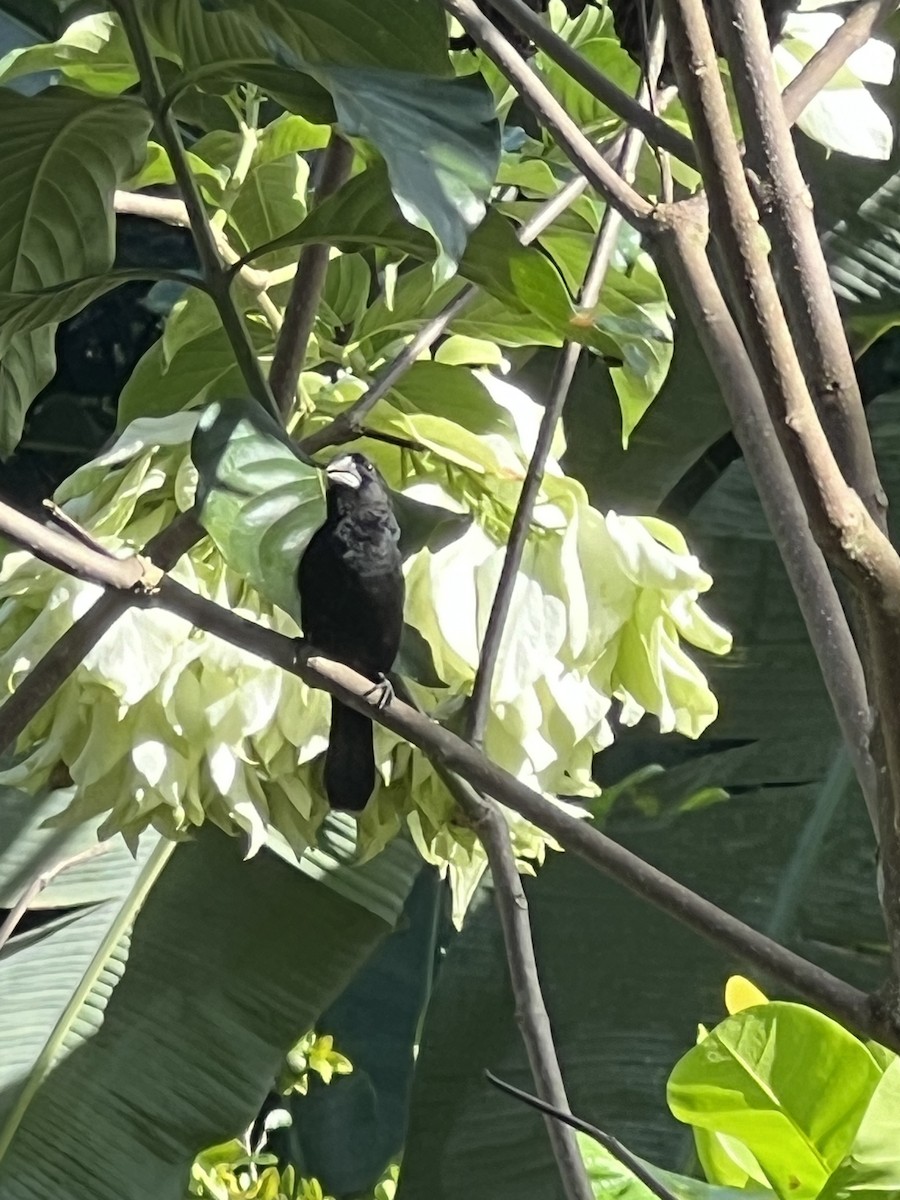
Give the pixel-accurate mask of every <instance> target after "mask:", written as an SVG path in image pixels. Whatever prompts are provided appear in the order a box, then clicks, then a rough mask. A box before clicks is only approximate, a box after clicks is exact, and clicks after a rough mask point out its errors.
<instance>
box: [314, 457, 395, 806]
mask: <svg viewBox="0 0 900 1200" xmlns="http://www.w3.org/2000/svg"><path fill="white" fill-rule="evenodd" d="M325 478H326V505H327V512H326V516H325V523H324V524H323V525H322V526H321V528H319V529H318V530H316V532H315V534H314V535H313V538H312V541H311V542H310V543H309V545H308V547H307V548H306V551H305V553H304V555H303V557H302V558H301V560H300V567H299V570H298V575H297V579H298V584H299V588H300V615H301V620H302V622H303V636H304V637H305V638H306V640H307V641H308V642H310V643H311V644H312V645H313V646H315V647H316V649H318V650H321V651H322V652H323V654H326V655H328V656H329V657H332V658H335V659H337V660H338V661H340V662H343V663H346V664H347V666H348V667H353V669H354V670H356V671H359V672H360V674H362V675H366V676H368V678H369V679H373V680H375V681H376V682H380V683H382V685H383V686H386V687H387V688H388V689H389V687H390V685H389V684H387V681H386V679H385V676H386V674H387V672H388V671H390V669H391V667H392V666H393V665H394V659H395V658H396V656H397V650H398V648H399V646H400V634H401V631H402V629H403V601H404V592H405V585H404V580H403V573H402V570H401V558H400V546H399V542H400V527H399V525H398V524H397V518H396V517H395V516H394V510H393V507H392V505H391V498H390V494H389V492H388V489H387V485H386V484H385V482H384V480H383V479H382V478H381V475H380V474H379V473H378V471H377V469H376V468H375V467H374V466H373V465H372V463H370V462H369V460H368V459H367V458H365V457H364V456H363V455H362V454H343V455H341V456H340V457H338V458H335V459H333V460H332V461H331V462H330V463H329V464H328V466H327V467H326V468H325ZM372 737H373V729H372V722H371V721H370V720H369V718H368V717H366V716H364V715H363V714H362V713H358V712H356V710H355V709H352V708H348V707H347V706H346V705H345V704H341V702H340V701H339V700H334V699H333V700H332V702H331V735H330V738H329V742H328V750H327V751H326V754H325V793H326V795H327V796H328V803H329V804H330V805H331V807H332V808H340V809H346V810H348V811H350V812H360V811H362V809H364V808H365V806H366V804H367V803H368V801H369V798H370V796H371V795H372V792H373V790H374V788H375V752H374V747H373V744H372Z"/></svg>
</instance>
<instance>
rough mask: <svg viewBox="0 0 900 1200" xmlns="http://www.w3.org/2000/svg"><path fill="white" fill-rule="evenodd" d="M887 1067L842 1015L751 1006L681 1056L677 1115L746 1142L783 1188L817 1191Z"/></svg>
mask: <svg viewBox="0 0 900 1200" xmlns="http://www.w3.org/2000/svg"><path fill="white" fill-rule="evenodd" d="M880 1077H881V1071H880V1069H879V1068H878V1066H877V1065H876V1063H875V1060H874V1059H873V1058H872V1055H871V1054H870V1053H869V1051H868V1050H867V1049H866V1047H865V1046H864V1045H863V1044H862V1042H860V1041H858V1040H857V1039H856V1038H854V1037H853V1035H852V1034H850V1033H848V1032H847V1031H846V1030H844V1029H842V1028H841V1026H840V1025H838V1024H836V1022H834V1021H832V1020H830V1019H829V1018H828V1017H825V1016H823V1015H822V1014H821V1013H817V1012H815V1011H813V1010H812V1009H810V1008H805V1007H803V1006H802V1005H799V1004H787V1003H783V1002H777V1003H771V1004H765V1005H762V1006H760V1007H757V1008H748V1009H745V1010H744V1011H743V1012H741V1013H738V1014H736V1015H735V1016H733V1017H729V1018H728V1019H727V1020H726V1021H723V1022H722V1023H721V1024H720V1025H718V1026H717V1027H716V1028H715V1029H714V1030H713V1031H712V1033H710V1034H709V1036H708V1037H706V1038H704V1039H703V1041H702V1042H700V1044H699V1045H697V1046H695V1047H694V1048H693V1049H692V1050H689V1051H688V1053H687V1054H686V1055H685V1056H684V1057H683V1058H682V1059H681V1061H680V1062H679V1063H678V1064H677V1065H676V1066H675V1068H674V1070H673V1071H672V1074H671V1076H670V1078H669V1087H668V1100H669V1106H670V1108H671V1109H672V1112H673V1113H674V1115H675V1116H676V1117H677V1118H678V1119H679V1120H680V1121H685V1122H687V1123H688V1124H690V1125H696V1126H699V1127H700V1128H701V1129H712V1130H715V1131H716V1132H719V1133H724V1134H727V1135H728V1136H729V1137H734V1138H736V1139H737V1140H738V1141H741V1142H743V1143H744V1145H745V1146H747V1148H748V1149H749V1150H750V1151H751V1152H752V1154H753V1155H754V1156H755V1158H756V1160H757V1161H758V1162H759V1164H760V1166H761V1167H762V1169H763V1171H764V1172H765V1173H766V1176H767V1177H768V1179H769V1180H770V1181H771V1184H772V1187H773V1188H774V1189H775V1191H776V1192H778V1193H779V1195H780V1196H789V1195H790V1196H797V1197H798V1198H803V1197H812V1196H816V1195H818V1193H819V1192H820V1191H821V1189H822V1187H823V1186H824V1184H825V1183H826V1181H827V1179H828V1177H829V1176H830V1175H831V1173H832V1171H833V1170H834V1169H835V1168H836V1167H837V1165H838V1164H839V1163H840V1161H841V1160H842V1158H843V1157H844V1155H845V1154H846V1153H847V1151H848V1150H849V1148H850V1145H851V1143H852V1141H853V1136H854V1134H855V1133H856V1130H857V1128H858V1126H859V1123H860V1120H861V1118H862V1115H863V1113H864V1112H865V1110H866V1107H867V1105H868V1103H869V1100H870V1098H871V1096H872V1093H873V1092H874V1090H875V1087H876V1085H877V1084H878V1080H879V1079H880Z"/></svg>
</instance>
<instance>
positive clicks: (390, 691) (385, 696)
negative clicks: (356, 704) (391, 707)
mask: <svg viewBox="0 0 900 1200" xmlns="http://www.w3.org/2000/svg"><path fill="white" fill-rule="evenodd" d="M363 696H364V698H365V699H366V700H368V699H369V697H370V696H374V697H375V698H374V699H373V701H372V703H373V704H374V705H375V707H376V708H377V709H379V711H380V710H381V709H382V708H384V707H385V706H386V705H388V704H390V702H391V701H392V700H393V699H394V685H393V684H392V683H391V681H390V680H389V679H388V677H387V676H386V675H384V674H382V672H381V671H379V672H378V682H377V683H373V684H372V686H371V687H370V688H369V690H368V691H367V692H364V693H363Z"/></svg>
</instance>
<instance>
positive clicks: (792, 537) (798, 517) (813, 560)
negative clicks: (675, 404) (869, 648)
mask: <svg viewBox="0 0 900 1200" xmlns="http://www.w3.org/2000/svg"><path fill="white" fill-rule="evenodd" d="M688 211H689V210H688V209H686V208H683V207H682V209H681V219H679V220H678V221H677V222H676V223H674V224H673V226H672V229H671V231H670V233H669V234H667V235H666V236H665V237H662V238H660V239H659V241H658V247H659V250H660V252H661V253H662V255H663V257H664V258H665V259H666V260H667V262H668V264H669V268H670V270H671V271H672V272H673V274H674V273H675V272H677V273H678V277H679V278H680V279H682V280H683V281H684V283H685V287H684V289H683V295H684V298H685V301H686V303H687V305H688V307H689V310H690V314H691V320H692V322H693V324H694V326H695V328H696V330H697V334H698V336H699V338H700V341H701V344H702V346H703V349H704V352H705V354H706V357H707V359H708V360H709V363H710V366H711V367H712V369H713V372H714V374H715V376H716V379H717V381H718V383H719V387H720V390H721V393H722V397H723V399H724V401H725V404H726V406H727V408H728V412H729V415H730V417H731V424H732V428H733V430H734V435H735V437H736V438H737V441H738V443H739V444H740V447H741V450H742V452H743V456H744V461H745V462H746V464H747V469H748V470H749V472H750V477H751V479H752V480H753V483H754V485H755V487H756V492H757V495H758V496H759V499H760V503H761V504H762V508H763V511H764V512H765V514H766V520H767V521H768V524H769V528H770V529H771V531H772V536H773V538H774V540H775V544H776V546H777V547H778V550H779V552H780V554H781V558H782V561H783V562H784V566H785V570H786V571H787V575H788V578H789V580H790V582H791V586H792V588H793V590H794V594H795V595H796V597H797V603H798V604H799V606H800V611H801V613H802V615H803V620H804V622H805V624H806V628H807V631H808V633H809V637H810V642H811V644H812V648H813V651H814V652H815V655H816V658H817V661H818V664H819V670H820V671H821V673H822V678H823V680H824V682H825V687H826V690H827V691H828V695H829V698H830V699H831V703H832V706H833V708H834V711H835V715H836V717H837V721H838V725H839V727H840V730H841V734H842V736H843V739H844V742H845V743H846V746H847V749H848V753H849V755H850V759H851V761H852V763H853V768H854V771H855V773H856V777H857V780H858V781H859V785H860V789H861V791H862V793H863V797H864V798H865V801H866V807H867V809H868V813H869V817H870V819H871V821H872V826H873V828H874V829H875V830H876V831H877V830H878V826H879V816H878V800H877V781H876V778H875V764H874V762H873V760H872V754H871V746H870V738H871V734H872V714H871V709H870V706H869V701H868V696H867V692H866V682H865V679H864V677H863V670H862V665H861V663H860V658H859V653H858V651H857V648H856V644H855V642H854V640H853V637H852V635H851V633H850V628H849V626H848V624H847V618H846V615H845V613H844V609H843V606H842V604H841V600H840V597H839V596H838V593H837V589H836V588H835V586H834V580H833V579H832V577H831V573H830V571H829V570H828V566H827V564H826V562H825V559H824V557H823V555H822V551H821V549H820V548H819V546H818V544H817V543H816V540H815V538H814V537H813V535H812V531H811V530H810V527H809V522H808V520H807V516H806V510H805V508H804V507H803V504H802V502H801V500H800V494H799V492H798V491H797V487H796V484H795V483H794V480H793V477H792V475H791V472H790V470H789V468H788V465H787V462H786V460H785V457H784V454H783V452H782V449H781V446H780V445H779V443H778V438H777V437H776V434H775V427H774V425H773V424H772V419H771V417H770V415H769V411H768V409H767V407H766V401H765V397H764V396H763V394H762V390H761V388H760V386H759V381H758V380H757V378H756V375H755V373H754V371H753V367H752V366H751V364H750V360H749V359H748V357H747V351H746V349H745V348H744V344H743V342H742V341H741V336H740V334H739V333H738V330H737V328H736V326H735V324H734V321H733V319H732V316H731V313H730V312H729V310H728V307H727V305H726V304H725V301H724V299H723V298H722V293H721V291H720V290H719V286H718V284H717V283H716V280H715V277H714V275H713V272H712V269H711V267H710V265H709V260H708V259H707V256H706V245H705V242H706V236H707V230H706V226H705V221H704V222H703V223H701V225H700V226H698V227H693V228H692V227H691V226H690V225H688V224H686V223H685V222H684V220H683V217H684V216H685V215H686V214H687V213H688Z"/></svg>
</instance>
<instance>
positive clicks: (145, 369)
mask: <svg viewBox="0 0 900 1200" xmlns="http://www.w3.org/2000/svg"><path fill="white" fill-rule="evenodd" d="M246 387H247V385H246V382H245V380H244V376H243V374H242V373H241V370H240V368H239V367H238V365H237V362H236V361H235V358H234V351H233V350H232V348H231V342H230V341H229V340H228V337H227V335H226V334H225V331H224V330H223V329H221V328H216V329H212V330H210V332H208V333H205V334H203V335H202V336H201V337H196V338H192V339H191V340H189V341H188V342H187V343H186V344H184V345H181V346H179V347H178V351H177V354H175V355H174V357H173V358H172V360H171V362H167V360H166V350H165V345H164V343H163V342H162V341H158V342H156V343H155V344H154V345H152V346H151V347H150V349H149V350H148V351H147V353H146V354H145V355H144V357H143V358H142V359H141V360H140V362H139V363H138V365H137V366H136V367H135V369H134V370H133V371H132V373H131V375H130V376H129V379H128V382H127V383H126V384H125V387H124V388H123V389H122V392H121V395H120V396H119V410H118V428H119V430H122V429H125V427H126V426H128V425H130V424H131V422H132V421H135V420H138V419H139V418H141V417H164V416H168V415H169V414H171V413H176V412H180V411H181V410H182V409H184V408H188V407H190V406H191V405H193V404H199V403H201V402H202V401H203V400H210V399H217V398H219V397H223V396H234V395H239V394H240V393H241V392H244V391H245V390H246Z"/></svg>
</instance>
